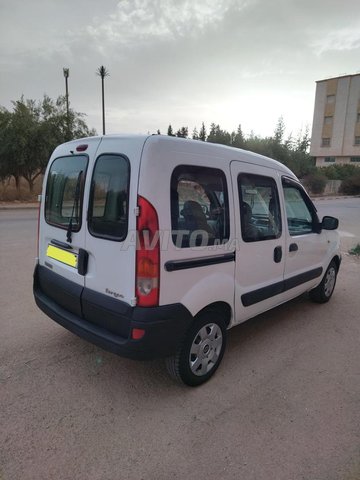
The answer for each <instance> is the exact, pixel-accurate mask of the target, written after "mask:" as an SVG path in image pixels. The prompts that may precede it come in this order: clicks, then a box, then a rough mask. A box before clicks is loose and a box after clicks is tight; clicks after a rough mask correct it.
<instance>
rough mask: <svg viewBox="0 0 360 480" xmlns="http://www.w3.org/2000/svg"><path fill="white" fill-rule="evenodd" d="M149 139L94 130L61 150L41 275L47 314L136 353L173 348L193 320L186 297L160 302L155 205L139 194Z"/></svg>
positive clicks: (42, 216)
mask: <svg viewBox="0 0 360 480" xmlns="http://www.w3.org/2000/svg"><path fill="white" fill-rule="evenodd" d="M147 139H148V137H146V136H134V137H131V136H106V137H92V138H87V139H81V140H77V141H73V142H69V143H66V144H63V145H60V146H59V147H58V148H57V149H56V150H55V151H54V153H53V155H52V156H51V158H50V161H49V165H48V167H47V170H46V173H45V178H44V186H43V192H42V201H41V205H40V212H39V247H38V248H39V251H38V260H37V265H36V268H35V272H34V296H35V300H36V303H37V305H38V306H39V308H40V309H41V310H42V311H43V312H44V313H46V314H47V315H48V316H49V317H51V318H52V319H53V320H55V321H56V322H58V323H59V324H60V325H62V326H64V327H65V328H67V329H68V330H70V331H72V332H74V333H75V334H77V335H79V336H81V337H83V338H85V339H87V340H89V341H91V342H92V343H94V344H96V345H99V346H101V347H103V348H105V349H107V350H109V351H112V352H114V353H117V354H120V355H123V356H127V357H131V358H138V359H147V358H155V357H166V356H168V355H171V354H173V353H174V351H175V350H176V347H177V344H178V339H179V338H181V337H182V336H183V334H184V332H185V331H186V330H187V328H188V326H189V324H190V323H191V321H192V316H191V314H190V313H189V311H188V310H187V309H186V308H185V307H184V306H182V305H181V304H177V303H173V304H171V305H166V304H165V305H162V306H159V281H160V248H159V242H158V239H157V238H156V232H157V231H158V229H159V226H158V218H157V212H156V210H155V209H154V207H153V205H152V204H151V202H149V200H148V199H147V198H145V197H143V196H139V195H138V184H139V172H140V164H141V158H142V152H143V149H144V145H145V143H146V142H147ZM149 244H150V248H149Z"/></svg>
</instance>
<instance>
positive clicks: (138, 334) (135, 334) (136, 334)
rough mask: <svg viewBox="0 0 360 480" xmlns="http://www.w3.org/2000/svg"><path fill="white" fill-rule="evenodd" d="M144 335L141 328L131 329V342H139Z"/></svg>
mask: <svg viewBox="0 0 360 480" xmlns="http://www.w3.org/2000/svg"><path fill="white" fill-rule="evenodd" d="M144 335H145V330H144V329H143V328H133V329H132V331H131V338H132V339H133V340H141V339H142V338H143V336H144Z"/></svg>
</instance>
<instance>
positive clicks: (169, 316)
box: [33, 265, 193, 360]
mask: <svg viewBox="0 0 360 480" xmlns="http://www.w3.org/2000/svg"><path fill="white" fill-rule="evenodd" d="M42 276H44V277H45V281H46V285H47V286H49V285H51V284H52V285H54V284H56V282H57V280H59V283H60V284H61V285H63V284H64V282H65V283H68V284H69V285H68V289H69V290H71V289H72V285H70V284H72V283H73V282H70V281H67V280H64V279H63V278H62V277H60V276H59V275H57V274H55V273H53V272H50V271H48V269H47V268H46V267H42V266H39V265H37V266H36V268H35V272H34V284H33V292H34V298H35V301H36V304H37V306H38V307H39V308H40V310H42V311H43V312H44V313H45V314H46V315H47V316H49V317H50V318H51V319H52V320H54V321H55V322H57V323H59V324H60V325H62V326H63V327H65V328H66V329H67V330H69V331H71V332H73V333H75V334H76V335H78V336H79V337H81V338H84V339H85V340H87V341H89V342H91V343H93V344H95V345H97V346H99V347H101V348H103V349H104V350H107V351H109V352H112V353H115V354H117V355H120V356H123V357H127V358H133V359H137V360H151V359H155V358H163V357H167V356H170V355H173V354H174V353H175V352H176V351H177V348H178V346H179V344H180V343H181V341H182V339H183V337H184V335H185V333H186V331H187V329H188V328H189V326H190V324H191V323H192V321H193V317H192V315H191V313H190V312H189V311H188V310H187V308H186V307H184V305H182V304H180V303H176V304H172V305H163V306H159V307H149V308H142V307H130V306H129V305H127V304H126V303H125V302H122V301H120V300H114V302H116V303H113V305H118V309H117V311H116V313H117V316H116V322H118V324H119V325H120V324H121V326H120V328H117V325H116V322H115V321H114V318H112V320H111V322H109V321H107V319H108V318H109V309H108V305H109V297H108V296H107V295H102V294H99V293H97V292H92V291H89V290H88V291H87V292H85V293H86V294H84V291H86V289H85V288H84V289H83V292H82V294H81V296H82V297H84V299H85V298H91V299H92V300H91V305H89V302H87V307H86V308H80V311H81V313H80V312H79V311H77V312H74V311H69V310H68V309H67V308H64V306H62V305H60V303H59V301H58V298H59V297H61V295H59V291H58V289H57V291H56V296H55V298H56V300H55V299H54V298H51V295H50V294H49V291H44V290H46V288H43V286H44V281H42V279H41V277H42ZM56 277H59V278H58V279H57V278H56ZM51 282H52V283H51ZM65 293H67V292H65ZM102 297H103V301H102ZM94 301H96V304H94V303H93V302H94ZM84 303H85V301H84ZM81 304H82V301H81V299H80V305H81ZM90 311H91V312H92V313H93V312H94V311H95V312H96V318H94V315H93V314H92V315H90V318H89V319H88V318H86V312H90ZM112 313H114V312H112ZM102 319H104V320H102ZM133 328H140V329H143V330H144V331H145V334H144V336H143V337H142V339H140V340H133V339H132V338H131V333H132V329H133ZM119 331H121V334H119Z"/></svg>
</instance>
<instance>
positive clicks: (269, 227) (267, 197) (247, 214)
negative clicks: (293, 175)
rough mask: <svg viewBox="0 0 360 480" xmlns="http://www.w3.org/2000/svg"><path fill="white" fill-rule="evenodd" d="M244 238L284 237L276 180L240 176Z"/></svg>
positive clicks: (255, 240) (247, 175)
mask: <svg viewBox="0 0 360 480" xmlns="http://www.w3.org/2000/svg"><path fill="white" fill-rule="evenodd" d="M238 188H239V197H240V198H239V200H240V219H241V235H242V238H243V240H244V241H245V242H258V241H262V240H271V239H274V238H279V237H280V236H281V231H282V226H281V213H280V203H279V195H278V189H277V186H276V182H275V180H274V179H273V178H270V177H265V176H261V175H252V174H240V175H239V177H238Z"/></svg>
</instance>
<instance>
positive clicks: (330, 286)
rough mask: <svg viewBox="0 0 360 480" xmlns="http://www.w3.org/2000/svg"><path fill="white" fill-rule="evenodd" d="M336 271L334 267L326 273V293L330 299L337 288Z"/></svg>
mask: <svg viewBox="0 0 360 480" xmlns="http://www.w3.org/2000/svg"><path fill="white" fill-rule="evenodd" d="M335 280H336V271H335V268H334V267H331V268H329V270H328V271H327V273H326V277H325V283H324V292H325V295H326V296H327V297H330V295H331V294H332V292H333V290H334V287H335Z"/></svg>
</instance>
